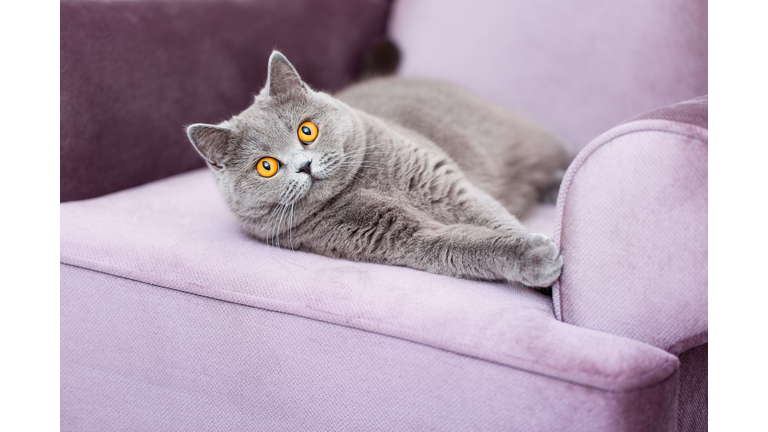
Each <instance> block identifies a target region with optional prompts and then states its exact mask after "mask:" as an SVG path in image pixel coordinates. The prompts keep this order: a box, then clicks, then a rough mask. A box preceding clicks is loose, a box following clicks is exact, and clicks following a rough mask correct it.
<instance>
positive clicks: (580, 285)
mask: <svg viewBox="0 0 768 432" xmlns="http://www.w3.org/2000/svg"><path fill="white" fill-rule="evenodd" d="M706 23H707V4H706V2H689V1H683V0H672V1H650V2H640V3H638V2H625V1H622V2H616V1H613V2H610V1H598V0H588V1H585V2H579V3H578V4H577V3H571V2H563V1H555V0H546V1H540V2H521V1H513V2H506V3H500V2H492V1H490V0H474V1H472V2H462V1H456V0H450V1H427V0H420V1H417V0H398V1H394V2H392V3H390V2H387V1H369V2H356V1H352V0H349V1H341V2H340V1H332V0H322V1H291V2H280V3H278V2H267V1H264V0H254V1H209V0H203V1H195V2H187V1H182V0H165V1H149V0H139V1H132V2H123V1H114V2H113V1H63V2H62V3H61V47H62V49H61V108H62V109H61V112H62V128H61V136H62V141H61V142H62V144H61V146H62V147H61V168H62V169H61V191H62V192H61V194H62V195H61V198H62V204H61V430H62V431H70V430H71V431H90V430H93V431H107V430H169V431H173V430H178V431H190V430H232V431H243V430H310V431H320V430H329V431H330V430H333V431H337V430H365V431H369V430H370V431H374V430H382V431H392V430H398V431H399V430H402V431H406V430H409V431H410V430H413V431H422V430H441V431H442V430H446V431H447V430H455V431H466V430H482V431H496V430H499V431H502V430H503V431H507V430H509V431H673V430H677V431H699V430H706V429H707V331H708V321H707V98H706V96H702V95H705V94H706V93H707V27H706ZM385 33H386V34H388V35H389V36H390V37H391V38H392V39H393V40H395V41H396V42H397V43H398V45H399V46H400V47H401V49H402V52H403V62H402V65H401V68H400V71H399V73H401V74H404V75H410V76H428V77H434V78H439V79H443V80H447V81H452V82H455V83H457V84H459V85H462V86H464V87H466V88H468V89H470V90H471V91H474V92H475V93H477V94H480V95H481V96H484V97H485V98H487V99H489V100H491V101H493V102H495V103H497V104H500V105H503V106H505V107H507V108H509V109H512V110H519V111H522V112H524V113H526V115H529V116H530V117H532V118H534V119H536V120H537V121H539V122H540V123H542V124H544V125H546V126H548V127H549V128H551V129H552V130H554V131H555V132H556V133H558V134H560V135H561V136H562V137H563V138H564V139H566V141H568V142H570V143H571V145H573V146H574V148H576V149H579V150H581V151H580V153H579V155H578V156H577V158H576V160H575V161H574V162H573V164H572V165H571V167H570V168H569V170H568V172H567V173H566V177H565V180H564V182H563V185H562V187H561V190H560V196H559V200H558V203H557V206H556V207H555V206H546V205H541V206H539V207H538V208H537V209H536V210H535V211H534V213H533V214H532V216H531V217H530V218H529V219H528V220H526V221H525V224H526V225H527V226H528V227H529V229H531V230H532V231H538V232H544V233H546V234H548V235H551V236H552V237H553V238H554V239H555V241H556V242H557V243H558V245H559V246H560V248H561V251H562V254H563V257H564V262H565V265H564V268H563V274H562V276H561V278H560V280H559V281H558V282H557V283H556V284H555V286H554V287H553V290H552V295H551V296H549V295H544V294H541V293H538V292H534V291H531V290H529V289H526V288H524V287H522V286H516V285H509V284H500V283H487V282H477V281H467V280H459V279H453V278H449V277H442V276H437V275H432V274H428V273H424V272H420V271H416V270H411V269H407V268H399V267H389V266H380V265H374V264H365V263H353V262H347V261H343V260H335V259H330V258H325V257H321V256H316V255H311V254H305V253H301V252H292V251H290V250H280V249H276V248H272V247H269V246H266V245H264V244H261V243H258V242H256V241H254V240H252V239H250V238H248V237H247V236H246V235H245V234H244V233H243V232H242V231H241V230H240V228H239V227H238V224H237V222H236V221H235V219H234V217H233V216H232V215H230V213H229V212H228V210H227V209H226V208H225V206H224V204H223V203H222V201H221V199H220V197H219V196H218V193H217V191H216V188H215V186H214V184H213V179H212V178H211V176H210V174H209V173H208V172H207V171H206V169H195V168H198V167H201V166H202V162H201V160H200V159H199V157H198V156H197V154H196V153H195V152H194V150H193V149H192V147H191V145H189V144H188V142H187V141H186V137H185V135H184V132H183V131H184V129H183V126H184V125H186V124H190V123H194V122H198V121H204V122H216V121H218V120H221V119H224V118H226V117H227V116H229V115H231V114H232V113H235V112H237V111H239V110H241V109H243V108H244V107H245V106H247V105H248V103H249V93H252V92H255V91H258V89H259V88H260V86H261V85H262V84H263V82H264V80H265V74H266V59H267V57H268V55H269V52H270V51H271V50H272V48H274V47H277V48H278V49H281V50H282V51H283V52H284V53H286V54H287V55H288V57H289V58H290V59H291V61H292V62H293V63H294V64H295V65H296V67H297V69H298V70H299V72H300V73H302V76H303V77H304V78H305V79H306V80H307V81H308V82H309V83H310V85H312V86H313V87H315V88H321V89H327V90H329V91H332V90H334V89H338V88H340V87H342V86H343V85H345V84H347V83H348V82H350V81H351V80H353V79H354V77H355V76H356V74H357V73H358V72H359V64H360V59H361V55H362V53H363V52H364V50H365V48H366V47H367V46H369V45H370V44H371V43H372V42H374V41H375V40H376V39H377V38H379V37H380V36H381V35H383V34H385Z"/></svg>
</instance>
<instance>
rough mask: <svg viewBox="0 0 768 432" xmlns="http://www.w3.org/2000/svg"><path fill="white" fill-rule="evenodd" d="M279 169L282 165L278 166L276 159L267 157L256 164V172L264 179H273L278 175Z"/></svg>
mask: <svg viewBox="0 0 768 432" xmlns="http://www.w3.org/2000/svg"><path fill="white" fill-rule="evenodd" d="M279 169H280V164H278V162H277V161H276V160H275V158H271V157H265V158H261V159H259V161H258V162H256V172H258V173H259V175H260V176H262V177H272V176H273V175H275V174H277V170H279Z"/></svg>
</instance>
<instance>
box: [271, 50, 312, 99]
mask: <svg viewBox="0 0 768 432" xmlns="http://www.w3.org/2000/svg"><path fill="white" fill-rule="evenodd" d="M264 90H266V91H267V96H276V95H282V94H289V93H293V92H301V93H303V92H306V91H307V86H306V85H305V84H304V82H303V81H301V78H300V77H299V73H298V72H296V69H295V68H294V67H293V65H292V64H291V62H289V61H288V59H287V58H285V56H284V55H282V54H280V53H279V52H278V51H272V55H271V56H269V69H268V70H267V85H266V86H264Z"/></svg>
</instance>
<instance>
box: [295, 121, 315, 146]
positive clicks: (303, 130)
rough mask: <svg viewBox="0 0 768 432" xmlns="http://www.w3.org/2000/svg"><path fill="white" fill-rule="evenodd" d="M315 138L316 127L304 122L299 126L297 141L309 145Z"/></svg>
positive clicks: (309, 122)
mask: <svg viewBox="0 0 768 432" xmlns="http://www.w3.org/2000/svg"><path fill="white" fill-rule="evenodd" d="M315 138H317V126H315V124H314V123H312V122H311V121H306V122H304V123H302V124H301V125H300V126H299V139H300V140H301V142H303V143H304V144H309V143H311V142H312V141H314V140H315Z"/></svg>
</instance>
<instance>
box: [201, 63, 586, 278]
mask: <svg viewBox="0 0 768 432" xmlns="http://www.w3.org/2000/svg"><path fill="white" fill-rule="evenodd" d="M187 132H188V135H189V139H190V140H191V141H192V144H193V145H194V147H195V149H197V151H198V152H199V153H200V155H201V156H202V157H203V158H204V159H205V160H206V162H207V163H208V166H209V167H210V169H211V171H212V172H213V176H214V178H215V181H216V183H217V184H218V188H219V190H220V192H221V195H222V197H223V199H224V201H225V202H226V204H227V206H228V207H229V208H230V209H231V210H232V212H233V213H234V214H235V215H236V216H237V218H238V219H239V221H240V223H241V224H242V227H243V228H244V229H245V231H246V232H248V233H249V234H250V235H252V236H253V237H255V238H256V239H258V240H260V241H262V242H266V243H271V244H274V245H275V246H279V247H284V248H290V249H294V250H300V251H306V252H312V253H317V254H322V255H326V256H330V257H336V258H344V259H348V260H354V261H367V262H373V263H380V264H389V265H398V266H407V267H411V268H415V269H420V270H425V271H428V272H432V273H437V274H442V275H449V276H455V277H461V278H470V279H481V280H503V281H515V282H521V283H523V284H525V285H528V286H531V287H547V286H550V285H551V284H552V283H553V282H554V281H555V280H557V278H558V277H559V275H560V269H561V267H562V257H561V256H560V255H559V252H558V250H557V248H556V247H555V245H554V244H553V243H552V242H551V241H550V240H549V239H548V238H546V237H545V236H544V235H541V234H534V233H529V232H528V231H527V230H526V229H525V228H524V227H523V226H522V225H521V224H520V222H519V220H518V218H519V217H522V216H524V215H525V214H526V213H527V212H528V211H529V210H530V208H531V207H532V206H533V205H534V203H535V202H536V201H537V199H538V198H539V197H540V196H541V195H542V194H546V193H548V192H550V191H552V190H553V189H554V190H556V189H557V187H558V185H559V181H560V179H561V178H562V173H563V171H564V170H565V169H566V167H567V166H568V164H569V163H570V161H571V160H572V158H573V156H572V154H571V152H570V151H569V150H568V148H567V147H565V146H564V145H563V144H562V143H561V142H559V141H558V140H557V139H556V138H555V137H553V136H552V135H551V134H549V133H547V132H545V131H544V130H541V129H539V128H538V127H536V126H534V125H533V124H531V123H529V122H527V121H525V120H523V119H520V118H517V117H515V116H513V115H512V114H510V113H507V112H505V111H503V110H502V109H500V108H497V107H495V106H493V105H490V104H488V103H486V102H484V101H482V100H480V99H478V98H475V97H473V96H472V95H470V94H468V93H465V92H463V91H461V90H459V89H457V88H455V87H453V86H450V85H448V84H444V83H439V82H433V81H428V80H418V79H406V78H400V77H383V78H382V77H377V78H371V79H368V80H366V81H363V82H361V83H358V84H355V85H352V86H350V87H348V88H347V89H345V90H343V91H341V92H339V93H337V94H336V95H335V96H331V95H329V94H326V93H323V92H319V91H315V90H312V89H311V88H309V86H308V85H307V84H306V83H305V82H303V81H302V79H301V78H300V76H299V74H298V73H297V71H296V70H295V69H294V67H293V66H292V65H291V63H290V62H289V61H288V60H287V59H286V58H285V56H283V55H282V54H280V53H279V52H277V51H275V52H273V53H272V55H271V56H270V58H269V65H268V77H267V83H266V85H265V86H264V88H263V89H262V90H261V92H260V93H259V94H258V95H257V96H256V97H255V100H254V102H253V105H251V106H250V107H249V108H248V109H246V110H245V111H243V112H241V113H240V114H238V115H235V116H234V117H232V118H231V119H229V120H227V121H224V122H223V123H220V124H218V125H209V124H193V125H191V126H189V127H188V128H187Z"/></svg>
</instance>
